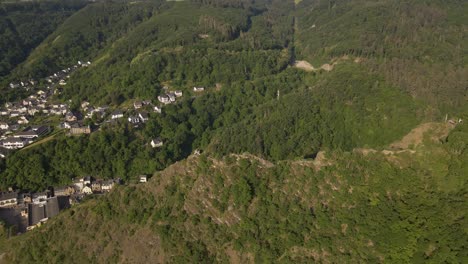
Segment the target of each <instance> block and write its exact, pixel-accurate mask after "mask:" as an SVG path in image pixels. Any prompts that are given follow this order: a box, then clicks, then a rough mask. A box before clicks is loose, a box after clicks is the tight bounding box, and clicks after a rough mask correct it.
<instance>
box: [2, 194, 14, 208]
mask: <svg viewBox="0 0 468 264" xmlns="http://www.w3.org/2000/svg"><path fill="white" fill-rule="evenodd" d="M17 203H18V193H17V192H6V193H0V207H8V206H13V205H16V204H17Z"/></svg>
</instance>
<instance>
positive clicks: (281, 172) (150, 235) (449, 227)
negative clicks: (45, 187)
mask: <svg viewBox="0 0 468 264" xmlns="http://www.w3.org/2000/svg"><path fill="white" fill-rule="evenodd" d="M428 136H429V137H427V140H426V141H424V144H423V145H419V146H417V147H416V148H415V149H414V151H411V150H404V151H400V152H394V153H391V154H390V153H388V152H385V153H384V152H369V153H367V154H364V153H366V152H352V153H351V152H341V151H336V152H330V153H326V154H325V155H324V156H322V157H321V158H320V159H316V160H315V161H311V160H298V161H284V162H280V163H277V164H272V163H269V162H267V161H264V160H261V159H258V158H256V157H253V156H236V155H228V156H226V157H225V158H224V159H221V160H218V159H212V158H210V157H209V156H204V155H203V156H200V157H192V158H189V159H188V160H187V161H184V162H180V163H177V164H175V165H173V166H171V167H169V168H168V169H166V170H165V171H163V172H161V173H157V174H155V175H154V176H153V178H152V179H151V181H150V182H149V183H148V184H146V185H138V186H130V187H124V188H119V189H117V190H116V191H115V192H112V193H111V194H110V195H109V196H105V197H101V198H99V199H96V200H91V201H88V202H86V203H85V204H83V205H80V206H77V207H75V208H72V209H70V210H68V211H67V212H66V213H64V214H62V215H60V216H59V217H58V218H56V219H51V220H49V221H50V222H48V223H47V225H46V226H45V227H43V228H41V229H40V230H35V231H33V232H30V233H28V234H25V235H22V236H21V237H17V238H14V239H13V240H11V241H10V242H9V245H4V246H7V247H6V248H7V249H8V251H7V252H9V253H8V255H6V256H5V260H7V261H11V262H15V263H27V262H28V263H29V262H66V263H82V262H83V261H86V262H95V263H115V262H124V263H146V262H149V261H150V262H232V263H253V262H270V263H271V262H327V263H335V262H339V263H341V262H360V261H365V262H376V263H381V262H385V263H427V262H435V263H444V262H448V263H463V262H464V260H466V259H467V257H468V255H467V252H466V250H465V248H466V240H467V237H468V235H467V233H466V230H464V229H463V227H464V226H466V224H467V220H466V217H464V214H465V213H466V206H467V202H466V198H467V197H466V180H467V179H466V175H467V173H468V167H467V165H468V163H466V162H465V161H466V160H467V159H468V156H467V154H468V153H467V149H466V146H467V143H468V142H467V139H468V127H467V125H463V126H459V127H457V128H456V129H454V130H453V131H452V132H451V133H450V135H449V136H448V138H447V140H446V141H444V142H443V143H440V142H437V141H435V142H434V141H432V140H431V139H430V138H431V137H432V135H431V134H430V133H429V134H428ZM63 237H67V238H68V239H66V240H63ZM52 241H61V243H55V242H52ZM4 249H5V247H4Z"/></svg>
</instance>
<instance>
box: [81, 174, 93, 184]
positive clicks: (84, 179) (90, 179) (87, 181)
mask: <svg viewBox="0 0 468 264" xmlns="http://www.w3.org/2000/svg"><path fill="white" fill-rule="evenodd" d="M92 181H93V177H91V176H86V177H84V178H83V184H84V185H90V184H91V182H92Z"/></svg>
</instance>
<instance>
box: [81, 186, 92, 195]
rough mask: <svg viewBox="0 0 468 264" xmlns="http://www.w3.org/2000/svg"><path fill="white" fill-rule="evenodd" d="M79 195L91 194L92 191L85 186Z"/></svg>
mask: <svg viewBox="0 0 468 264" xmlns="http://www.w3.org/2000/svg"><path fill="white" fill-rule="evenodd" d="M81 193H83V194H93V189H91V187H89V186H85V187H83V189H81Z"/></svg>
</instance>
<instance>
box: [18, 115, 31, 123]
mask: <svg viewBox="0 0 468 264" xmlns="http://www.w3.org/2000/svg"><path fill="white" fill-rule="evenodd" d="M18 124H20V125H24V124H29V120H28V119H27V118H26V117H24V116H22V117H20V118H19V119H18Z"/></svg>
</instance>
